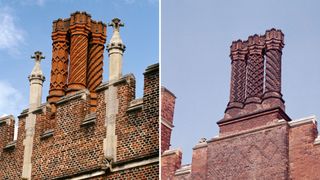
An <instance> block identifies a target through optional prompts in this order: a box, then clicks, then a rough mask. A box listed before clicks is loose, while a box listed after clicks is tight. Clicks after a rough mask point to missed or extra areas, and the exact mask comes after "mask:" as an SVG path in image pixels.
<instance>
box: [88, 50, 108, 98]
mask: <svg viewBox="0 0 320 180" xmlns="http://www.w3.org/2000/svg"><path fill="white" fill-rule="evenodd" d="M103 50H104V46H103V45H101V44H93V45H92V46H91V48H90V52H89V63H88V81H87V82H88V83H87V84H88V89H89V90H90V92H92V91H94V90H95V89H96V88H97V87H98V86H99V85H100V84H101V82H102V73H103V69H102V68H103Z"/></svg>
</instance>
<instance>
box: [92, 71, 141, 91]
mask: <svg viewBox="0 0 320 180" xmlns="http://www.w3.org/2000/svg"><path fill="white" fill-rule="evenodd" d="M128 79H135V77H134V75H133V74H132V73H130V74H126V75H124V76H122V77H121V78H120V79H118V80H114V81H107V82H103V83H101V85H100V86H98V87H97V88H96V92H99V91H103V90H106V89H108V88H109V86H116V85H118V84H121V83H124V82H128V81H129V80H128Z"/></svg>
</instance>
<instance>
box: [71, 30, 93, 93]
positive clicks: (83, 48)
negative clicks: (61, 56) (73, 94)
mask: <svg viewBox="0 0 320 180" xmlns="http://www.w3.org/2000/svg"><path fill="white" fill-rule="evenodd" d="M87 56H88V39H87V36H85V35H80V34H77V35H73V36H72V37H71V48H70V69H69V71H70V73H69V80H68V84H69V85H68V88H69V90H70V89H71V91H74V90H79V89H83V88H85V87H86V74H87Z"/></svg>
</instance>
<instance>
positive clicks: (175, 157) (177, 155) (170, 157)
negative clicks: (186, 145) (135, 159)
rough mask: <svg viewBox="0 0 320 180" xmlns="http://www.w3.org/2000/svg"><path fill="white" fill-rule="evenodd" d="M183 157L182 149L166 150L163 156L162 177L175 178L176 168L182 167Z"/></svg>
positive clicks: (165, 179) (165, 178)
mask: <svg viewBox="0 0 320 180" xmlns="http://www.w3.org/2000/svg"><path fill="white" fill-rule="evenodd" d="M181 159H182V152H181V151H180V150H169V151H165V152H164V153H163V154H162V156H161V179H164V180H167V179H173V178H174V174H175V172H176V170H177V169H179V168H180V167H181Z"/></svg>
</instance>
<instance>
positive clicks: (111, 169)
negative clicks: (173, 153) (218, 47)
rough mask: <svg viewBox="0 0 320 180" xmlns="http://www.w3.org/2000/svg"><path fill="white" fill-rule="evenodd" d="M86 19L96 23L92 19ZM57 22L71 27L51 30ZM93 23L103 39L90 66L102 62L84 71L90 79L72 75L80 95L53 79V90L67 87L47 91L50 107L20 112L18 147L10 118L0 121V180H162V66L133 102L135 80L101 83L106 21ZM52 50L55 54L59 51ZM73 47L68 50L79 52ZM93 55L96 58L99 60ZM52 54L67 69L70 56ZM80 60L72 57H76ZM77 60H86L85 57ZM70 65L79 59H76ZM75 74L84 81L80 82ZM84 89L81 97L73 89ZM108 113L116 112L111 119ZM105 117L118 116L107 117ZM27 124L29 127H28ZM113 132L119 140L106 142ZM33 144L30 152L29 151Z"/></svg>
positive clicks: (152, 69) (150, 71) (150, 73)
mask: <svg viewBox="0 0 320 180" xmlns="http://www.w3.org/2000/svg"><path fill="white" fill-rule="evenodd" d="M83 15H85V17H89V15H88V14H86V13H80V12H76V13H75V14H72V17H73V16H75V17H73V18H75V19H76V20H79V19H78V18H80V21H81V17H82V16H83ZM87 20H88V21H89V22H90V21H91V20H90V18H89V19H87ZM60 21H61V22H62V21H66V22H67V21H69V19H67V20H58V21H55V22H54V25H56V23H58V24H59V22H60ZM71 21H72V19H71ZM92 23H93V24H95V23H96V24H98V27H97V28H99V27H100V26H101V27H102V29H100V30H101V34H102V35H101V34H100V35H101V37H100V36H99V35H97V34H96V39H92V41H99V42H89V44H90V43H97V44H98V46H99V47H96V48H94V49H91V50H92V51H88V52H86V53H89V56H90V60H92V61H97V62H96V63H95V62H92V63H89V65H88V66H89V67H84V68H88V69H89V71H90V73H89V75H88V76H89V77H85V76H86V75H84V74H82V73H83V72H87V71H88V69H84V70H83V69H77V68H76V69H74V70H72V72H71V74H73V77H69V78H71V79H73V80H74V81H72V82H73V83H74V84H73V85H75V86H73V85H72V84H71V85H72V88H75V89H71V91H69V93H67V94H65V91H66V87H68V84H63V83H65V82H64V81H65V78H66V77H65V76H64V75H61V74H59V72H58V71H55V72H57V73H53V74H52V75H53V76H54V77H52V78H51V84H55V82H56V81H59V82H63V83H62V84H61V83H60V84H61V86H59V87H58V86H54V88H52V89H50V91H49V93H51V94H50V95H52V96H49V97H48V102H46V103H44V104H42V105H41V106H38V107H33V108H28V109H26V110H24V111H23V112H22V114H21V115H20V116H19V129H18V137H17V140H16V141H13V132H14V120H13V119H12V118H11V117H5V118H0V179H9V180H11V179H13V180H15V179H23V178H25V179H36V180H37V179H69V178H79V179H158V178H159V64H154V65H150V66H149V67H147V68H146V70H145V72H144V93H143V97H142V98H139V99H136V98H135V91H136V90H135V86H136V81H135V77H134V76H133V75H132V74H128V75H123V76H121V77H120V78H119V79H113V80H112V81H109V82H105V83H101V81H102V77H101V76H102V60H103V56H102V51H103V47H104V43H105V42H104V38H105V37H104V36H103V34H105V26H104V25H103V23H101V22H98V23H97V22H95V21H93V22H92ZM60 25H61V24H60ZM62 25H63V23H62ZM54 28H55V27H54ZM59 28H60V29H61V28H62V29H63V28H66V27H65V26H59ZM73 28H77V27H73ZM92 28H93V27H92ZM71 29H72V28H71ZM93 29H94V28H93ZM78 30H79V29H78ZM80 31H81V32H82V30H80ZM95 32H97V31H95ZM72 33H74V32H72ZM78 33H79V32H78ZM88 33H89V32H88ZM64 35H65V34H63V36H64ZM98 36H99V37H98ZM99 38H100V39H99ZM77 39H79V37H76V36H75V37H74V39H73V38H71V41H72V42H71V45H70V46H71V47H72V46H75V45H74V44H77V43H80V44H81V43H82V37H80V39H81V40H79V41H78V40H77ZM88 41H89V40H88ZM55 43H56V42H55ZM55 43H54V44H53V48H56V44H55ZM65 43H68V42H65ZM87 45H88V44H86V43H85V46H87ZM85 46H84V47H85ZM74 48H75V49H72V48H71V49H72V50H71V51H77V48H76V47H74ZM87 50H88V49H87ZM95 52H96V53H97V56H94V53H95ZM53 53H54V54H55V55H54V57H56V56H57V58H58V59H63V62H65V61H68V59H66V57H65V52H61V51H60V50H59V51H56V50H55V49H54V50H53ZM86 53H85V54H86ZM71 54H72V52H71ZM60 55H61V57H60ZM82 55H83V54H81V53H80V54H77V53H75V54H73V55H72V56H75V57H77V56H82ZM58 56H59V57H58ZM85 56H87V55H85ZM55 59H56V58H53V62H52V63H53V66H52V67H54V68H58V69H59V68H60V70H61V68H62V69H63V68H65V67H64V66H63V67H62V66H61V64H59V63H58V64H55V63H57V62H56V60H55ZM80 60H81V62H82V61H87V59H86V58H82V59H80ZM80 60H79V61H80ZM71 61H77V60H75V59H74V57H71ZM90 62H91V61H90ZM54 64H55V65H54ZM85 64H86V63H85ZM58 66H61V67H58ZM71 66H73V65H72V63H71ZM75 67H76V66H75ZM75 67H74V68H75ZM95 68H96V69H95ZM62 71H63V70H62ZM69 73H70V72H69ZM77 73H80V74H82V75H79V76H77ZM85 74H86V73H85ZM86 78H88V79H86ZM77 79H79V81H78V80H77ZM87 80H88V81H89V82H88V83H89V86H88V87H87V85H85V87H82V85H83V84H81V82H87ZM69 85H70V84H69ZM80 87H82V88H81V89H80V90H76V89H77V88H80ZM110 89H112V90H113V91H114V92H111V91H110ZM62 91H63V92H62ZM56 92H58V93H57V94H55V93H56ZM52 93H53V94H52ZM111 96H112V98H110V97H111ZM40 99H41V98H40ZM110 99H111V100H110ZM39 104H40V103H39ZM110 109H113V110H115V111H112V112H116V113H115V114H111V115H110V111H109V110H110ZM108 113H109V114H108ZM108 115H109V116H115V117H114V118H113V117H111V118H110V117H108ZM32 118H35V119H34V120H35V124H33V123H32V121H30V119H31V120H33V119H32ZM3 119H4V120H3ZM110 119H112V121H111V122H110ZM30 122H31V123H30ZM28 123H29V128H26V127H27V124H28ZM110 126H114V127H115V137H116V138H115V139H109V138H108V137H110V136H108V133H109V134H110V132H109V130H108V128H109V127H110ZM26 132H27V133H26ZM28 133H29V137H31V143H30V141H29V139H30V138H29V139H27V138H26V137H28ZM30 134H31V135H30ZM26 139H27V140H26ZM105 141H107V142H108V141H109V142H110V141H115V142H114V143H113V144H114V145H115V146H114V147H107V146H106V145H107V144H108V143H105ZM26 142H27V143H26ZM28 145H29V146H31V147H28V148H26V146H28ZM110 149H111V150H114V151H115V155H116V156H115V157H108V156H107V152H108V151H109V150H110ZM29 151H30V152H29ZM28 155H30V156H28ZM26 157H27V158H26ZM29 160H30V161H31V166H30V163H29ZM29 167H30V169H28V168H29ZM29 172H31V175H30V174H29ZM29 175H30V177H28V176H29Z"/></svg>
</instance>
